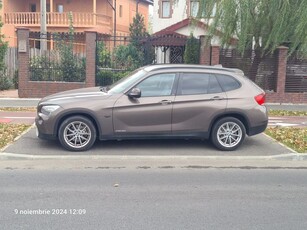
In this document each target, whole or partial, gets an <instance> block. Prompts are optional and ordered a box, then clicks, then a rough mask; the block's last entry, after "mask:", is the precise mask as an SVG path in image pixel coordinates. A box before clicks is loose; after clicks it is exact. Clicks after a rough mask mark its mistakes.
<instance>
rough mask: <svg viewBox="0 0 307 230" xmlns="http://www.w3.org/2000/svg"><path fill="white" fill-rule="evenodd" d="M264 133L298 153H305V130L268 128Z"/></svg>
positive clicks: (306, 136) (306, 148)
mask: <svg viewBox="0 0 307 230" xmlns="http://www.w3.org/2000/svg"><path fill="white" fill-rule="evenodd" d="M265 133H266V134H267V135H269V136H271V137H272V138H274V139H275V140H277V141H279V142H281V143H283V144H284V145H286V146H288V147H290V148H291V149H293V150H295V151H296V152H298V153H307V128H293V127H282V128H281V127H274V128H273V127H270V128H267V129H266V131H265Z"/></svg>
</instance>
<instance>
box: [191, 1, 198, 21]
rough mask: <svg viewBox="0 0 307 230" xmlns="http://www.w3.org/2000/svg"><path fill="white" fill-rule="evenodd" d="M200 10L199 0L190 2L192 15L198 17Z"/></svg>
mask: <svg viewBox="0 0 307 230" xmlns="http://www.w3.org/2000/svg"><path fill="white" fill-rule="evenodd" d="M198 10H199V1H197V0H191V2H190V16H191V17H196V16H197V14H198Z"/></svg>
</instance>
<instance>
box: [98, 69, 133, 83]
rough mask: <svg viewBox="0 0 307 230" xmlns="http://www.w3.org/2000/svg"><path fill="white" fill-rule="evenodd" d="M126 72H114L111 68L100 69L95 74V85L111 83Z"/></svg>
mask: <svg viewBox="0 0 307 230" xmlns="http://www.w3.org/2000/svg"><path fill="white" fill-rule="evenodd" d="M127 74H128V72H114V71H111V70H100V71H99V72H98V73H97V74H96V86H107V85H112V84H113V83H114V82H117V81H118V80H120V79H121V78H123V77H125V76H126V75H127Z"/></svg>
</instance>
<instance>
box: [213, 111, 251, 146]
mask: <svg viewBox="0 0 307 230" xmlns="http://www.w3.org/2000/svg"><path fill="white" fill-rule="evenodd" d="M245 135H246V129H245V126H244V125H243V123H242V122H241V121H240V120H239V119H237V118H234V117H224V118H222V119H220V120H218V121H217V122H216V123H215V124H214V126H213V129H212V132H211V141H212V143H213V144H214V146H215V147H217V148H218V149H220V150H223V151H232V150H235V149H237V148H238V147H239V146H240V145H241V144H242V142H243V141H244V138H245Z"/></svg>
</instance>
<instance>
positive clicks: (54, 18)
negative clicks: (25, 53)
mask: <svg viewBox="0 0 307 230" xmlns="http://www.w3.org/2000/svg"><path fill="white" fill-rule="evenodd" d="M152 3H153V2H152V1H151V0H46V10H47V31H48V34H52V33H54V32H67V31H68V26H69V20H70V19H69V12H71V15H72V21H73V26H74V31H75V32H76V33H77V34H81V37H82V35H84V31H86V30H90V31H96V32H97V33H100V34H105V35H113V34H114V21H115V17H114V10H113V8H112V6H113V7H115V5H116V7H115V8H116V34H117V35H120V34H125V35H126V34H128V33H129V25H130V23H131V22H132V20H133V17H134V16H135V14H136V12H137V11H138V13H140V14H142V15H143V16H144V18H145V23H146V25H147V24H148V6H149V5H151V4H152ZM0 15H1V18H2V22H3V28H2V34H5V37H6V39H7V41H8V42H9V46H16V43H17V39H16V35H15V33H16V28H17V27H26V28H29V29H30V31H31V32H32V33H33V32H34V33H35V32H36V33H39V31H40V26H41V22H40V21H41V19H40V0H2V9H1V12H0Z"/></svg>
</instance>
